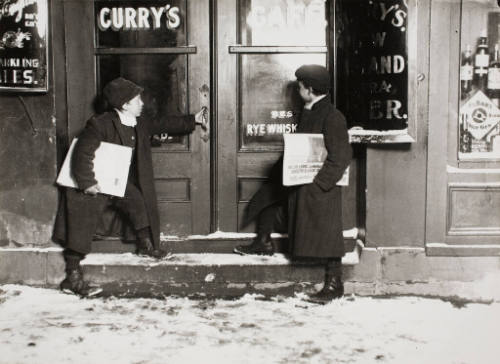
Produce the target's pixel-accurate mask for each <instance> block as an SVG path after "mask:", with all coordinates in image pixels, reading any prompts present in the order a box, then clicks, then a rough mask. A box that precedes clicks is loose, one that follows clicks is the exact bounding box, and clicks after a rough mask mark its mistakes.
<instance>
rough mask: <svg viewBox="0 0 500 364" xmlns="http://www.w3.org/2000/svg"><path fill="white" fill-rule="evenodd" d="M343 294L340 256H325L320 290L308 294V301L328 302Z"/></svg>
mask: <svg viewBox="0 0 500 364" xmlns="http://www.w3.org/2000/svg"><path fill="white" fill-rule="evenodd" d="M343 295H344V284H343V282H342V258H339V257H335V258H327V259H326V263H325V282H324V285H323V288H322V289H321V291H319V292H318V293H316V294H313V295H311V296H310V298H309V299H308V301H310V302H314V303H323V304H324V303H328V302H330V301H331V300H334V299H338V298H340V297H342V296H343Z"/></svg>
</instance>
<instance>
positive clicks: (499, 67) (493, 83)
mask: <svg viewBox="0 0 500 364" xmlns="http://www.w3.org/2000/svg"><path fill="white" fill-rule="evenodd" d="M499 57H500V55H499V48H498V44H496V45H495V55H494V57H493V61H492V62H491V63H490V67H489V68H488V97H489V98H490V100H491V101H492V102H493V103H494V104H495V105H496V106H497V107H500V59H499Z"/></svg>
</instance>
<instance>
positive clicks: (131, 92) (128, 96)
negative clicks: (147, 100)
mask: <svg viewBox="0 0 500 364" xmlns="http://www.w3.org/2000/svg"><path fill="white" fill-rule="evenodd" d="M143 90H144V89H143V88H142V87H140V86H138V85H136V84H135V83H133V82H132V81H129V80H127V79H125V78H123V77H118V78H115V79H114V80H113V81H111V82H109V83H108V84H107V85H106V86H104V89H103V91H102V93H103V94H104V97H106V100H108V102H109V104H110V105H111V106H112V107H113V108H115V109H121V107H122V106H123V104H125V103H127V102H129V101H130V100H132V99H133V98H134V97H136V96H137V95H139V94H140V93H141V92H142V91H143Z"/></svg>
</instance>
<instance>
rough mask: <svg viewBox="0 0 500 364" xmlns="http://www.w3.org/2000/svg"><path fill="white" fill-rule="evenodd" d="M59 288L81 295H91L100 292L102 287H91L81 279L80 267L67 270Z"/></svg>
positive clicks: (81, 271)
mask: <svg viewBox="0 0 500 364" xmlns="http://www.w3.org/2000/svg"><path fill="white" fill-rule="evenodd" d="M60 288H61V290H62V291H63V292H66V293H74V294H77V295H79V296H81V297H92V296H96V295H98V294H99V293H101V292H102V288H100V287H91V286H90V285H89V284H88V283H87V282H85V281H84V280H83V270H82V268H81V267H78V268H72V269H69V270H67V271H66V278H64V280H63V281H62V282H61V285H60Z"/></svg>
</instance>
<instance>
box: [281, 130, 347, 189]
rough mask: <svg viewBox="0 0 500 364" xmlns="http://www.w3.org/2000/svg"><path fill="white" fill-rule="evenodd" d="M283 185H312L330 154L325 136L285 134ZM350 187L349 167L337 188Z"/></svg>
mask: <svg viewBox="0 0 500 364" xmlns="http://www.w3.org/2000/svg"><path fill="white" fill-rule="evenodd" d="M283 138H284V141H285V152H284V156H283V185H285V186H294V185H301V184H307V183H312V181H313V180H314V177H315V176H316V175H317V174H318V171H319V170H320V169H321V167H322V166H323V163H324V161H325V159H326V156H327V154H328V152H327V150H326V148H325V142H324V139H323V134H301V133H297V134H284V135H283ZM348 185H349V167H347V169H346V170H345V171H344V174H343V175H342V178H341V179H340V180H339V181H337V186H348Z"/></svg>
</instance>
